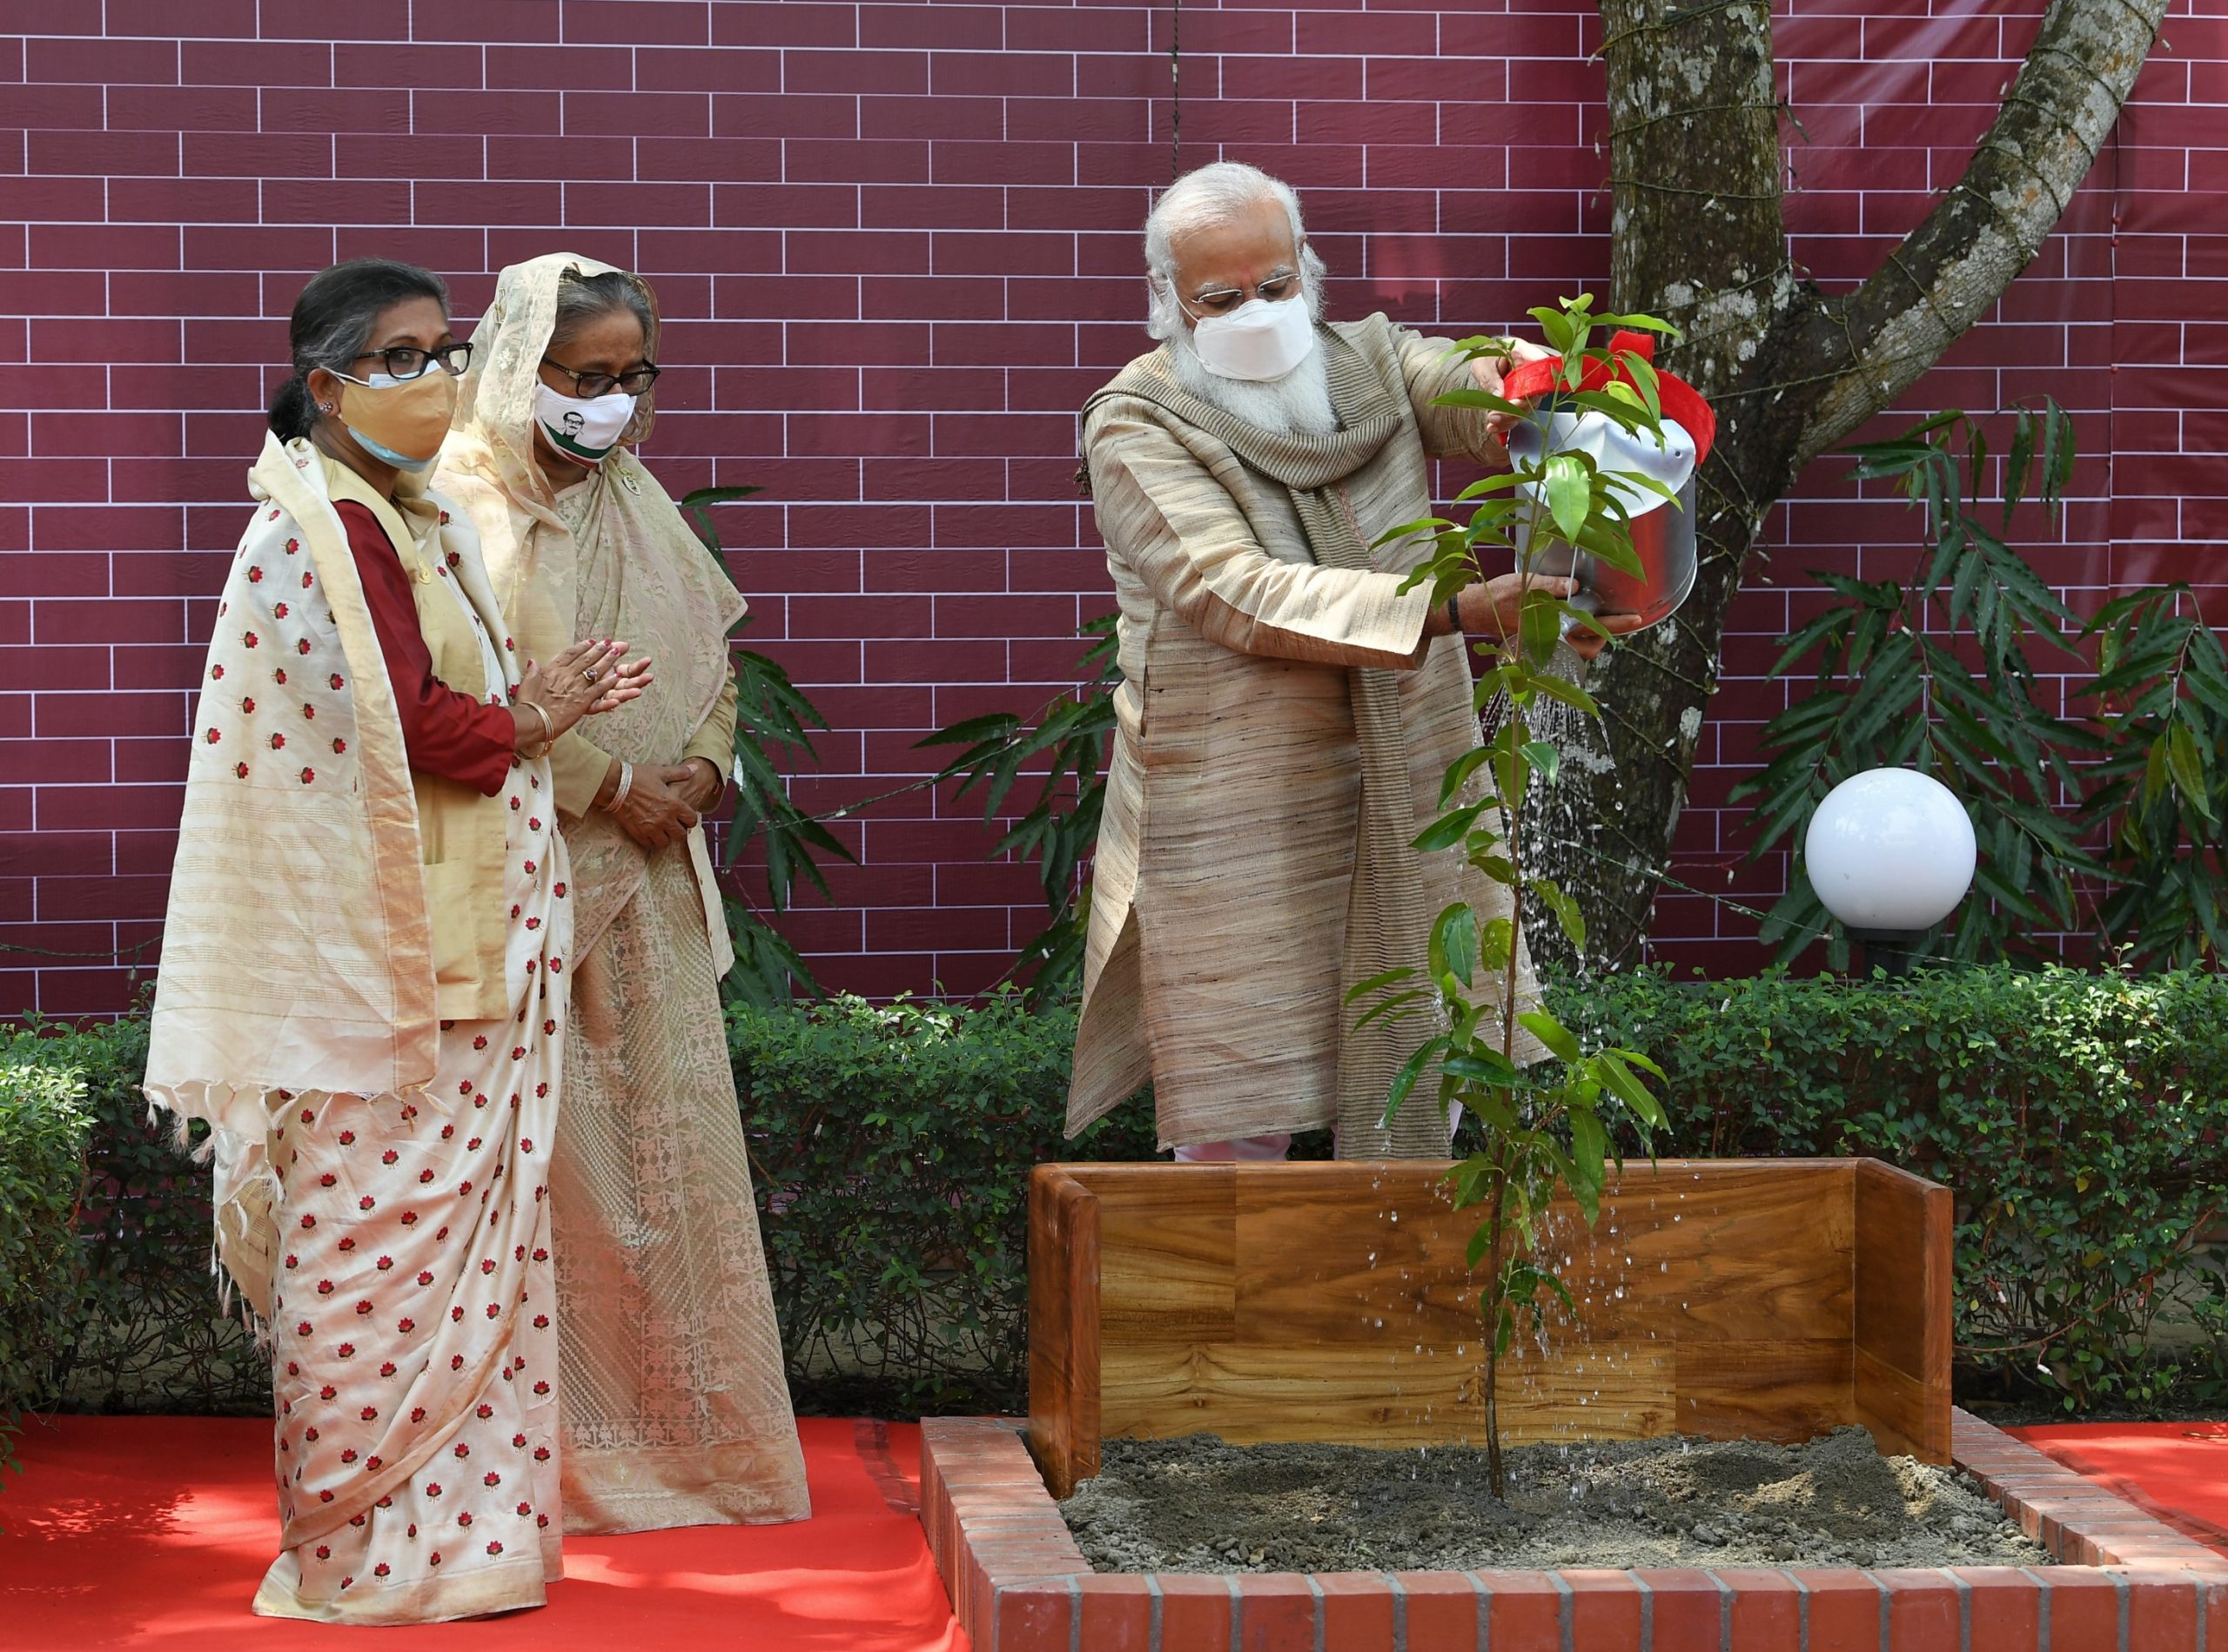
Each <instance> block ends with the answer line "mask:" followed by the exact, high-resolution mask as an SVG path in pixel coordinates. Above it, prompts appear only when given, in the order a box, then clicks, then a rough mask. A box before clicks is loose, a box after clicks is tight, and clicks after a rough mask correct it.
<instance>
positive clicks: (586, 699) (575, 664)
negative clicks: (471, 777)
mask: <svg viewBox="0 0 2228 1652" xmlns="http://www.w3.org/2000/svg"><path fill="white" fill-rule="evenodd" d="M629 646H631V645H629V644H628V643H627V642H624V641H616V640H611V639H605V638H601V637H589V638H584V639H582V640H581V641H578V642H575V643H574V644H573V645H572V646H571V647H569V648H565V649H563V650H561V651H560V653H559V654H558V655H557V656H556V657H555V658H554V659H553V660H551V661H549V662H548V663H547V664H546V665H542V664H537V663H536V662H535V661H532V660H529V661H527V662H526V675H523V676H522V677H520V679H519V686H518V691H517V692H516V693H515V694H514V695H512V697H511V700H512V705H513V713H512V717H513V722H514V724H515V725H516V735H515V739H516V744H517V749H519V750H520V751H534V750H538V749H540V748H541V747H543V746H546V745H547V744H548V743H549V742H551V741H553V740H554V739H556V738H557V736H558V735H561V734H565V733H567V732H568V731H569V730H570V729H572V728H573V726H574V724H575V723H577V722H580V719H581V718H583V717H595V716H601V715H603V714H604V713H605V712H607V711H615V710H617V709H618V708H620V707H621V706H623V705H625V704H626V703H627V702H628V701H629V700H633V699H635V698H637V697H638V696H639V695H641V692H642V690H643V689H645V688H648V687H649V686H650V684H651V683H652V682H654V681H655V680H656V679H655V678H654V677H653V676H652V675H650V659H649V656H648V655H643V656H642V657H641V659H639V660H629V659H627V657H626V655H627V648H628V647H629ZM520 711H527V712H531V713H533V714H534V715H533V718H532V719H529V718H527V717H525V716H521V715H519V713H520ZM535 722H539V723H540V727H538V728H537V727H536V726H535Z"/></svg>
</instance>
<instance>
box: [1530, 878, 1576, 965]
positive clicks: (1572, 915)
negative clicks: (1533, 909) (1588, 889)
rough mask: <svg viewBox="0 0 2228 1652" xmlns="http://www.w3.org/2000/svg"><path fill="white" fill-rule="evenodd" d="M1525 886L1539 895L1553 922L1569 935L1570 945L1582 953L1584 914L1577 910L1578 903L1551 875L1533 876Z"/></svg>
mask: <svg viewBox="0 0 2228 1652" xmlns="http://www.w3.org/2000/svg"><path fill="white" fill-rule="evenodd" d="M1527 888H1529V889H1530V890H1531V891H1532V892H1533V894H1534V895H1536V896H1538V897H1540V903H1541V904H1543V905H1544V906H1546V907H1547V910H1549V911H1551V912H1553V913H1554V915H1555V922H1556V923H1559V924H1560V925H1561V926H1562V931H1563V933H1564V934H1565V935H1567V936H1568V937H1570V944H1571V945H1572V946H1573V947H1574V948H1575V949H1576V950H1578V951H1580V953H1583V952H1584V951H1585V950H1586V915H1585V913H1584V912H1582V911H1580V910H1579V904H1578V903H1577V902H1576V901H1575V900H1574V899H1573V898H1572V897H1570V895H1569V894H1568V893H1567V892H1566V891H1565V890H1564V889H1563V887H1562V885H1561V884H1560V883H1556V882H1555V881H1554V879H1553V878H1551V877H1535V878H1533V879H1531V880H1530V881H1529V883H1527Z"/></svg>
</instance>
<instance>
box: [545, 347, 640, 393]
mask: <svg viewBox="0 0 2228 1652" xmlns="http://www.w3.org/2000/svg"><path fill="white" fill-rule="evenodd" d="M541 365H542V366H545V367H554V368H555V369H556V370H557V371H558V372H559V373H563V374H564V375H565V376H566V377H567V379H571V380H572V381H573V393H574V395H575V396H578V397H579V398H580V400H583V401H594V400H595V399H596V398H597V397H598V396H607V395H609V394H610V393H612V392H613V391H614V390H623V391H625V392H626V393H627V394H628V395H630V396H640V395H643V394H646V393H648V390H649V387H650V386H652V385H654V384H655V383H657V381H658V374H660V373H663V372H664V371H665V369H664V368H662V367H661V366H658V364H657V363H656V362H654V361H645V362H644V363H643V364H642V365H641V366H639V367H629V368H627V371H626V372H624V373H621V374H619V375H618V376H617V377H616V378H614V377H613V376H612V375H611V374H610V373H575V372H574V370H573V369H572V368H570V367H568V366H566V365H565V364H564V363H563V362H561V361H552V360H551V359H549V358H548V357H547V356H544V357H542V359H541Z"/></svg>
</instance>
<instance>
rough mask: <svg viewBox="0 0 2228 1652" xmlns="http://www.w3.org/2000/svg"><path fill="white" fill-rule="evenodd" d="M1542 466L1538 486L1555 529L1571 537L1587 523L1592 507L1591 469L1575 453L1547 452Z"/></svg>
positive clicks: (1592, 476)
mask: <svg viewBox="0 0 2228 1652" xmlns="http://www.w3.org/2000/svg"><path fill="white" fill-rule="evenodd" d="M1545 469H1546V472H1547V474H1546V478H1545V480H1544V481H1543V482H1542V485H1541V486H1542V491H1543V492H1544V493H1545V494H1546V495H1547V510H1548V513H1549V514H1550V515H1552V516H1553V517H1554V523H1555V527H1556V530H1557V531H1558V532H1559V533H1560V534H1562V536H1563V537H1564V538H1565V539H1570V538H1572V537H1574V535H1575V534H1577V533H1578V530H1579V529H1580V528H1581V527H1584V526H1585V525H1586V517H1587V512H1588V511H1589V510H1590V509H1591V508H1592V507H1593V503H1594V475H1593V472H1592V470H1591V469H1590V468H1589V467H1587V462H1586V460H1584V459H1583V458H1582V457H1580V455H1579V454H1577V453H1550V454H1549V455H1548V456H1547V464H1546V467H1545Z"/></svg>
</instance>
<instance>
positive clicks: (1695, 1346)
mask: <svg viewBox="0 0 2228 1652" xmlns="http://www.w3.org/2000/svg"><path fill="white" fill-rule="evenodd" d="M1853 1380H1854V1378H1853V1373H1852V1371H1851V1366H1850V1346H1849V1339H1848V1338H1847V1337H1827V1338H1818V1339H1815V1340H1809V1341H1802V1342H1717V1341H1707V1340H1684V1341H1681V1342H1680V1343H1679V1344H1678V1392H1679V1415H1678V1425H1677V1432H1678V1433H1680V1434H1701V1435H1703V1436H1704V1437H1706V1438H1708V1439H1711V1440H1742V1439H1753V1440H1779V1441H1781V1442H1782V1443H1783V1444H1788V1445H1795V1444H1799V1443H1800V1442H1802V1441H1803V1440H1812V1439H1815V1438H1816V1437H1817V1436H1818V1435H1820V1434H1827V1433H1830V1432H1831V1431H1832V1430H1834V1429H1835V1428H1839V1427H1843V1426H1844V1425H1846V1424H1848V1423H1850V1422H1853V1421H1855V1420H1856V1413H1855V1408H1854V1400H1853V1397H1852V1387H1851V1385H1852V1382H1853Z"/></svg>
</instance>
